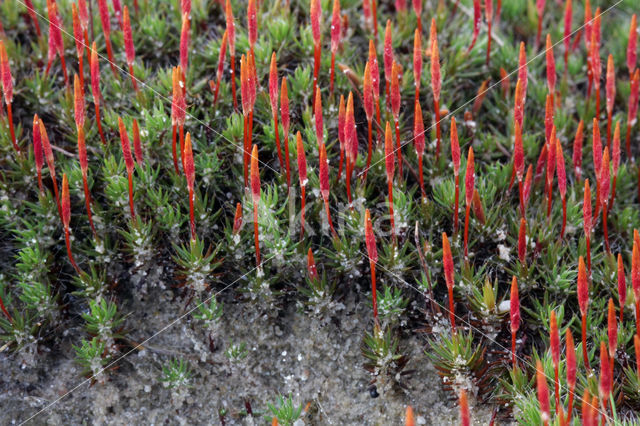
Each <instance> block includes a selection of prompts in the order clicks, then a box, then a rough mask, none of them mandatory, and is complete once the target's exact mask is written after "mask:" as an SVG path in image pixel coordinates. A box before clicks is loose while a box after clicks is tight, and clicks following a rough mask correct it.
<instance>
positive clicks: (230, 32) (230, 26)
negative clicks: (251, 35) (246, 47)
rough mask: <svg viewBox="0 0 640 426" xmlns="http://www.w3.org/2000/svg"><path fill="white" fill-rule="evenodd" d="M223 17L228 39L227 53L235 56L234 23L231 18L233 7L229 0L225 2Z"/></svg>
mask: <svg viewBox="0 0 640 426" xmlns="http://www.w3.org/2000/svg"><path fill="white" fill-rule="evenodd" d="M224 17H225V24H226V30H227V37H228V40H229V53H230V54H231V57H232V58H233V57H235V54H236V24H235V22H234V19H233V9H232V8H231V0H227V1H226V2H225V8H224Z"/></svg>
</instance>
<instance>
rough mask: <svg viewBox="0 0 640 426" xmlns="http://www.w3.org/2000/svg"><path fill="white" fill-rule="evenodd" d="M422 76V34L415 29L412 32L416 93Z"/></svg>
mask: <svg viewBox="0 0 640 426" xmlns="http://www.w3.org/2000/svg"><path fill="white" fill-rule="evenodd" d="M421 77H422V35H421V34H420V33H419V32H418V30H417V29H416V30H415V32H414V34H413V80H414V82H415V86H416V93H418V90H419V89H420V79H421Z"/></svg>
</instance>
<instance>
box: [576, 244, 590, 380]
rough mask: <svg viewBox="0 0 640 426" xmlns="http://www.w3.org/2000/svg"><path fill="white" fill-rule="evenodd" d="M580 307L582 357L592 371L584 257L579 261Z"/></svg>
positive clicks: (587, 283) (587, 290) (587, 282)
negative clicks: (588, 338)
mask: <svg viewBox="0 0 640 426" xmlns="http://www.w3.org/2000/svg"><path fill="white" fill-rule="evenodd" d="M578 305H579V307H580V316H581V320H582V357H583V360H584V365H585V367H586V368H587V370H590V369H591V367H590V366H589V355H588V354H587V309H588V307H589V279H588V278H587V271H586V270H585V267H584V260H583V258H582V256H580V258H579V259H578Z"/></svg>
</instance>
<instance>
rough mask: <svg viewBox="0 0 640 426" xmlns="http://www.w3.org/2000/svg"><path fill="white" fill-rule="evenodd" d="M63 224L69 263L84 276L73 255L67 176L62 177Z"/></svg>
mask: <svg viewBox="0 0 640 426" xmlns="http://www.w3.org/2000/svg"><path fill="white" fill-rule="evenodd" d="M61 207H62V224H63V225H64V242H65V245H66V246H67V255H68V256H69V262H71V266H73V269H75V270H76V273H77V274H78V275H82V270H81V269H80V268H79V267H78V264H77V263H76V261H75V259H74V258H73V253H71V238H70V235H71V232H70V231H69V222H70V221H71V201H70V200H69V180H68V179H67V174H66V173H64V174H63V175H62V204H61Z"/></svg>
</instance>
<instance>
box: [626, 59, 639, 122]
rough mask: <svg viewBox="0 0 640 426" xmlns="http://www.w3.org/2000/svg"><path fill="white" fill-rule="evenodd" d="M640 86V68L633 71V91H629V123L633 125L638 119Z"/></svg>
mask: <svg viewBox="0 0 640 426" xmlns="http://www.w3.org/2000/svg"><path fill="white" fill-rule="evenodd" d="M639 88H640V69H636V71H635V72H634V73H633V80H632V81H631V91H630V93H629V105H628V108H629V114H628V121H627V123H628V125H629V126H633V125H634V124H635V123H636V121H637V116H638V98H639V97H640V96H638V91H639V90H638V89H639Z"/></svg>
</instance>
